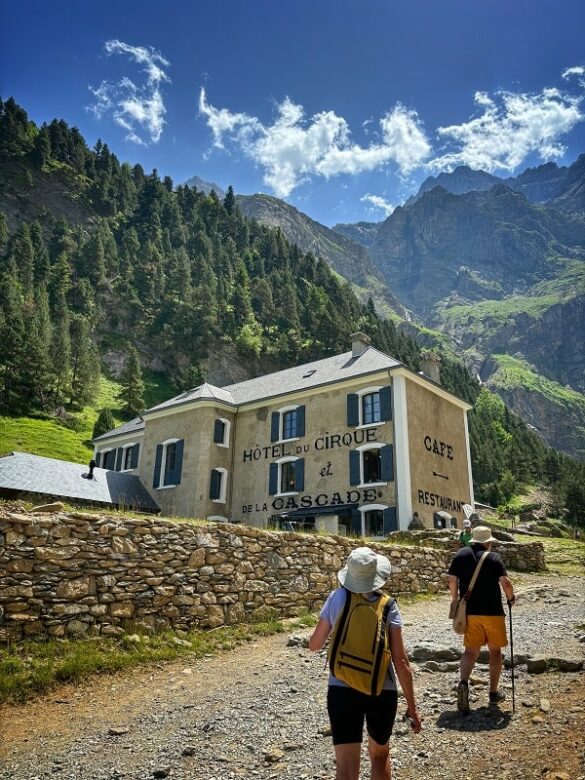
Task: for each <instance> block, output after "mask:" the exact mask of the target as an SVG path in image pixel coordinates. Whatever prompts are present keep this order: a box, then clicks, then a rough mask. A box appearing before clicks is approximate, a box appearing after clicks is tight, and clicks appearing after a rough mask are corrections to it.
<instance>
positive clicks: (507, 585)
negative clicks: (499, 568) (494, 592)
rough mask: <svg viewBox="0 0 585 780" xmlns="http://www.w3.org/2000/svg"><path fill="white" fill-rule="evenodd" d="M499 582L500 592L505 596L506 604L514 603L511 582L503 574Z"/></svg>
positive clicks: (514, 598) (514, 597)
mask: <svg viewBox="0 0 585 780" xmlns="http://www.w3.org/2000/svg"><path fill="white" fill-rule="evenodd" d="M499 582H500V585H501V586H502V590H503V591H504V593H505V594H506V598H507V600H508V602H509V603H510V604H513V603H514V602H515V601H516V596H515V595H514V586H513V585H512V580H511V579H510V578H509V577H508V576H507V575H505V574H504V575H502V576H501V577H500V580H499Z"/></svg>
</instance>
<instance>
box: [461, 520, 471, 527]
mask: <svg viewBox="0 0 585 780" xmlns="http://www.w3.org/2000/svg"><path fill="white" fill-rule="evenodd" d="M463 528H471V520H464V521H463Z"/></svg>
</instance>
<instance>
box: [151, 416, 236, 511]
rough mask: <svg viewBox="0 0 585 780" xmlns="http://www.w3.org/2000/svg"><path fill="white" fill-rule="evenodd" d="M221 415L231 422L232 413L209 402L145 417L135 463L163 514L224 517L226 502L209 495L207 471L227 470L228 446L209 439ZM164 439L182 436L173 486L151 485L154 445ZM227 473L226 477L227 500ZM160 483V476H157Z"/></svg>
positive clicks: (226, 508) (229, 455) (228, 469)
mask: <svg viewBox="0 0 585 780" xmlns="http://www.w3.org/2000/svg"><path fill="white" fill-rule="evenodd" d="M218 417H221V418H223V419H227V420H229V421H230V422H231V424H232V427H231V433H233V418H234V414H233V412H228V411H226V410H225V409H222V408H219V407H215V406H212V405H203V404H200V405H198V406H197V408H195V409H193V408H191V409H187V410H185V411H182V412H181V411H174V412H173V414H167V415H165V416H162V417H154V418H151V417H147V419H146V425H145V433H144V441H143V451H142V453H141V459H140V464H139V469H138V472H139V476H140V479H141V480H142V482H143V484H144V485H145V487H146V488H147V489H148V491H149V492H150V494H151V495H152V497H153V498H154V500H155V501H156V502H157V503H158V505H159V506H160V507H161V510H162V513H163V514H170V515H175V516H179V517H202V518H205V517H208V516H210V515H218V516H226V517H227V516H228V507H227V505H226V504H219V503H216V502H214V501H211V500H210V498H209V485H210V475H211V470H212V469H214V468H224V469H226V470H227V471H228V472H231V465H232V464H231V448H230V447H227V448H226V447H221V446H219V445H218V444H215V443H214V441H213V427H214V424H215V420H216V419H217V418H218ZM168 439H184V442H185V443H184V449H183V467H182V474H181V483H180V484H179V485H177V486H176V487H159V488H154V487H153V485H152V482H153V475H154V461H155V456H156V447H157V444H161V443H162V442H164V441H166V440H168ZM230 480H231V473H230V476H229V478H228V485H227V498H228V500H229V490H230ZM161 482H162V475H161Z"/></svg>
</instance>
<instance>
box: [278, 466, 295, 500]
mask: <svg viewBox="0 0 585 780" xmlns="http://www.w3.org/2000/svg"><path fill="white" fill-rule="evenodd" d="M296 484H297V480H296V476H295V464H294V462H293V461H290V460H289V461H288V463H283V464H282V465H281V467H280V489H279V492H280V493H294V492H295V491H296V489H297V488H296Z"/></svg>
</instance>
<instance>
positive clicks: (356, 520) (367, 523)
mask: <svg viewBox="0 0 585 780" xmlns="http://www.w3.org/2000/svg"><path fill="white" fill-rule="evenodd" d="M397 528H398V525H397V521H396V507H395V506H386V504H365V505H364V506H360V507H359V508H358V509H357V510H354V511H353V512H352V530H353V531H355V532H356V533H358V534H360V535H361V536H374V537H381V536H386V534H389V533H390V532H391V531H396V530H397Z"/></svg>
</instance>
